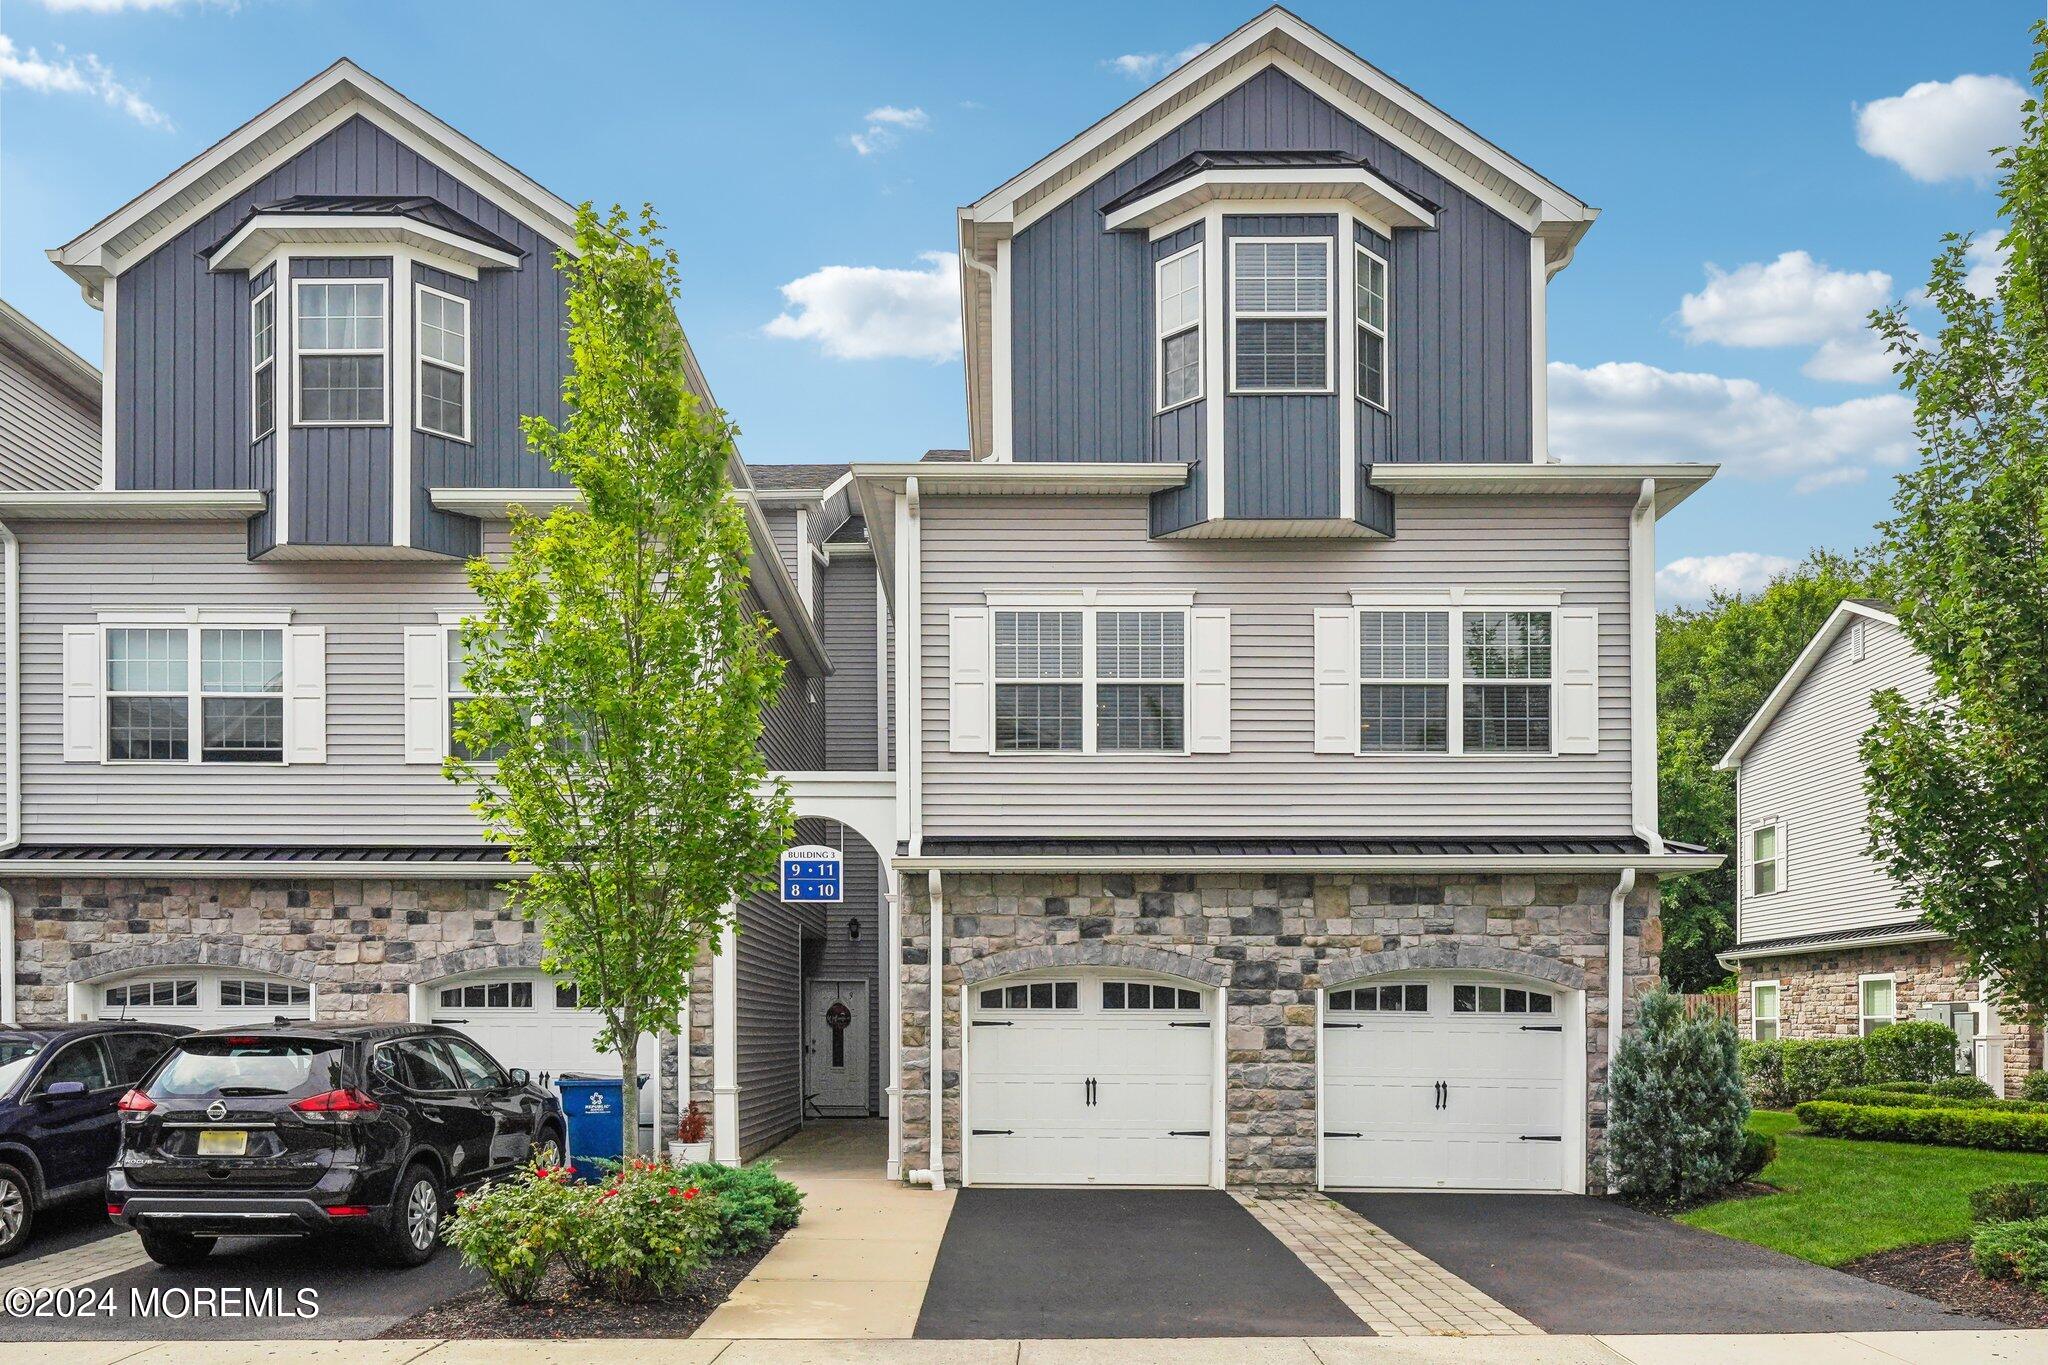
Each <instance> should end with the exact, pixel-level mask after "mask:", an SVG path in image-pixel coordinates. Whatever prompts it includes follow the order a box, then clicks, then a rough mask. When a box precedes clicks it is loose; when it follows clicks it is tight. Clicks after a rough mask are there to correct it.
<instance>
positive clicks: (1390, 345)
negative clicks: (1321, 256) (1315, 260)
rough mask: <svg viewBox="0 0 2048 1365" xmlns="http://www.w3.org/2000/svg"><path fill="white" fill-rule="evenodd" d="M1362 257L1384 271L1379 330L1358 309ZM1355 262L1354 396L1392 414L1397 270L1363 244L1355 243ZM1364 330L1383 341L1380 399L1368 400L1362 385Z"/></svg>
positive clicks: (1381, 276) (1352, 309)
mask: <svg viewBox="0 0 2048 1365" xmlns="http://www.w3.org/2000/svg"><path fill="white" fill-rule="evenodd" d="M1360 256H1363V257H1365V258H1366V259H1367V260H1369V261H1371V262H1372V263H1373V264H1375V265H1377V266H1378V267H1379V268H1380V280H1381V282H1382V285H1383V287H1382V288H1381V290H1380V314H1381V325H1380V326H1378V327H1375V326H1373V325H1372V324H1371V323H1369V322H1367V321H1366V320H1365V316H1364V314H1362V313H1361V312H1359V310H1358V299H1357V293H1358V290H1357V285H1358V281H1359V280H1361V279H1362V278H1363V277H1364V276H1363V272H1360V271H1358V269H1357V266H1358V258H1359V257H1360ZM1351 263H1352V269H1353V276H1352V292H1351V300H1352V304H1351V326H1352V331H1353V335H1352V341H1353V344H1354V347H1355V351H1356V353H1355V354H1354V355H1353V356H1352V359H1351V385H1352V393H1353V396H1354V397H1355V398H1356V399H1357V400H1358V401H1359V402H1361V403H1365V404H1367V405H1369V406H1371V407H1375V408H1378V409H1379V410H1380V411H1381V412H1385V413H1391V412H1393V410H1394V268H1393V266H1391V265H1390V264H1388V263H1387V259H1386V257H1384V256H1382V255H1380V254H1379V253H1378V252H1377V251H1374V250H1373V249H1372V248H1371V247H1369V246H1367V245H1366V244H1365V243H1363V242H1356V243H1354V244H1353V250H1352V258H1351ZM1360 331H1366V332H1371V333H1372V334H1373V335H1375V336H1377V337H1378V338H1379V339H1380V396H1379V397H1378V398H1371V397H1368V396H1367V395H1366V392H1365V390H1364V389H1363V388H1362V387H1360V386H1359V383H1358V365H1359V362H1360V361H1362V360H1363V359H1364V358H1365V349H1364V347H1363V346H1361V345H1358V344H1357V342H1358V338H1357V333H1358V332H1360Z"/></svg>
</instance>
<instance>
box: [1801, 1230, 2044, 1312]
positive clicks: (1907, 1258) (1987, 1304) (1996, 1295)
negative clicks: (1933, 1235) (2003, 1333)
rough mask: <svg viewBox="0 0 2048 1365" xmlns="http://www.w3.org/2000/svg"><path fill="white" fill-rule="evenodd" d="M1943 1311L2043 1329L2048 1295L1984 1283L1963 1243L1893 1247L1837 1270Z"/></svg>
mask: <svg viewBox="0 0 2048 1365" xmlns="http://www.w3.org/2000/svg"><path fill="white" fill-rule="evenodd" d="M1840 1268H1841V1269H1843V1270H1846V1271H1848V1272H1849V1273H1850V1274H1851V1275H1860V1276H1862V1277H1863V1278H1864V1279H1866V1280H1875V1281H1876V1282H1877V1283H1879V1284H1882V1285H1887V1286H1889V1287H1891V1288H1893V1289H1903V1290H1905V1291H1906V1292H1907V1293H1910V1294H1918V1295H1920V1296H1921V1297H1922V1298H1928V1299H1933V1300H1934V1301H1935V1302H1936V1303H1938V1304H1940V1305H1941V1306H1942V1307H1944V1308H1947V1309H1950V1310H1952V1311H1954V1312H1958V1313H1968V1314H1970V1315H1971V1316H1972V1317H1979V1318H1990V1319H1992V1320H1993V1321H1995V1322H2003V1323H2007V1324H2009V1325H2011V1326H2013V1327H2048V1295H2044V1294H2042V1293H2040V1292H2039V1291H2038V1290H2034V1289H2030V1288H2028V1287H2027V1286H2026V1285H2023V1284H2019V1283H2017V1282H2015V1281H2012V1280H1987V1279H1985V1278H1984V1277H1983V1276H1982V1275H1979V1274H1978V1273H1977V1267H1976V1266H1974V1265H1972V1264H1971V1263H1970V1243H1969V1241H1968V1240H1967V1239H1963V1240H1959V1241H1954V1242H1935V1243H1933V1244H1931V1245H1928V1246H1918V1247H1898V1248H1896V1249H1894V1250H1891V1251H1880V1252H1878V1253H1877V1254H1876V1255H1874V1256H1864V1257H1861V1258H1859V1259H1857V1260H1854V1261H1850V1262H1848V1263H1847V1264H1845V1265H1843V1266H1841V1267H1840Z"/></svg>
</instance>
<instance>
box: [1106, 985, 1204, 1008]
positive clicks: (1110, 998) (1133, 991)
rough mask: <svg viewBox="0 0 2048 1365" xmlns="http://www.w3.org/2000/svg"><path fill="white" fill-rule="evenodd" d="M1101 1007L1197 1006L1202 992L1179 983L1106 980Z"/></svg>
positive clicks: (1199, 1004) (1200, 1005) (1199, 1005)
mask: <svg viewBox="0 0 2048 1365" xmlns="http://www.w3.org/2000/svg"><path fill="white" fill-rule="evenodd" d="M1102 1008H1104V1009H1106V1010H1198V1009H1200V1008H1202V993H1201V992H1200V991H1191V990H1187V989H1185V988H1184V987H1180V986H1162V985H1157V984H1155V983H1153V982H1150V981H1105V982H1103V983H1102Z"/></svg>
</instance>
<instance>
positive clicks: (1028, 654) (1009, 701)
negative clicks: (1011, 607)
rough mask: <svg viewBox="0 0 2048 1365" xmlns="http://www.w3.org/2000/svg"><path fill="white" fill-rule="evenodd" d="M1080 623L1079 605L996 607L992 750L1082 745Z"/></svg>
mask: <svg viewBox="0 0 2048 1365" xmlns="http://www.w3.org/2000/svg"><path fill="white" fill-rule="evenodd" d="M1081 624H1082V623H1081V613H1080V612H1079V611H998V612H997V613H996V622H995V625H996V630H995V666H996V671H995V684H996V710H995V716H996V750H997V752H999V753H1038V752H1058V751H1063V750H1073V751H1078V750H1080V749H1081V748H1082V747H1084V744H1083V738H1082V733H1081V731H1082V726H1083V724H1084V723H1085V719H1086V716H1085V713H1084V711H1083V705H1082V688H1083V679H1082V672H1081Z"/></svg>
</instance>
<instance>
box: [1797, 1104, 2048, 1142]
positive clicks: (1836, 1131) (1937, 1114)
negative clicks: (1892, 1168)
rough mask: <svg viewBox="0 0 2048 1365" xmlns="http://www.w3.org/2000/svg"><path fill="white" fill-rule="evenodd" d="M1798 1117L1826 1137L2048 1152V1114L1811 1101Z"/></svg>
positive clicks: (1962, 1106) (1964, 1106) (1971, 1107)
mask: <svg viewBox="0 0 2048 1365" xmlns="http://www.w3.org/2000/svg"><path fill="white" fill-rule="evenodd" d="M1797 1112H1798V1114H1799V1121H1800V1122H1801V1123H1803V1124H1805V1125H1806V1127H1807V1128H1809V1129H1811V1130H1812V1131H1814V1132H1816V1133H1819V1134H1821V1135H1822V1136H1824V1137H1846V1138H1867V1139H1876V1140H1879V1141H1884V1142H1926V1143H1932V1144H1934V1145H1936V1146H1941V1147H1984V1148H1988V1149H1991V1150H1994V1151H2007V1152H2048V1114H2039V1113H2026V1114H2016V1113H2011V1112H2002V1111H1999V1110H1995V1109H1984V1108H1980V1107H1976V1106H1974V1105H1972V1104H1971V1103H1970V1102H1968V1101H1963V1102H1948V1103H1942V1104H1938V1105H1930V1106H1927V1107H1925V1108H1919V1109H1913V1108H1906V1107H1901V1106H1890V1107H1886V1106H1880V1105H1863V1104H1842V1103H1839V1102H1837V1101H1833V1100H1809V1101H1807V1102H1806V1103H1805V1104H1802V1105H1800V1106H1799V1108H1798V1111H1797Z"/></svg>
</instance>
